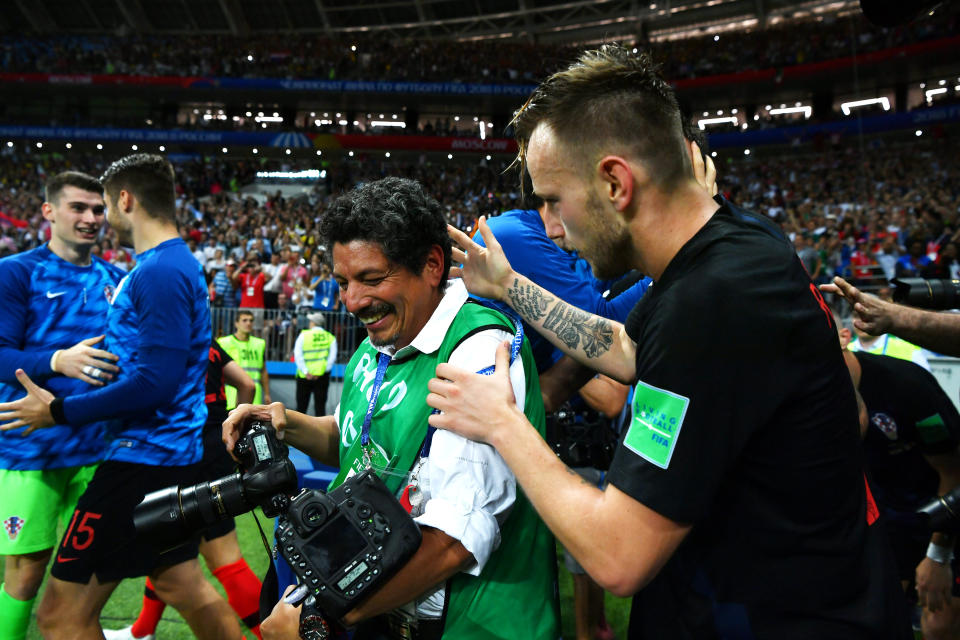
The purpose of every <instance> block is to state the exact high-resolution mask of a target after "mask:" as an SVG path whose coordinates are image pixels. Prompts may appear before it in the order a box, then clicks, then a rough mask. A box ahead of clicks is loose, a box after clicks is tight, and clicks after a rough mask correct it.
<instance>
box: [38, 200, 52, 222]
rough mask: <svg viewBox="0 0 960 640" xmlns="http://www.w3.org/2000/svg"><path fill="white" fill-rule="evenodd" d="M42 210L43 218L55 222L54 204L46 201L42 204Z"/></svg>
mask: <svg viewBox="0 0 960 640" xmlns="http://www.w3.org/2000/svg"><path fill="white" fill-rule="evenodd" d="M40 212H41V213H42V214H43V219H44V220H47V221H49V222H53V205H52V204H50V203H49V202H44V203H43V204H42V205H40Z"/></svg>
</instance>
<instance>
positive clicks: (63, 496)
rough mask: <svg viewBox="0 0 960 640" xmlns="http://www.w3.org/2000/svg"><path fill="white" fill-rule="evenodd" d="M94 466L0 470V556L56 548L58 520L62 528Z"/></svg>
mask: <svg viewBox="0 0 960 640" xmlns="http://www.w3.org/2000/svg"><path fill="white" fill-rule="evenodd" d="M96 469H97V465H96V464H91V465H87V466H83V467H67V468H64V469H36V470H26V471H12V470H10V469H0V524H2V525H3V530H2V531H0V556H7V555H21V554H24V553H32V552H34V551H42V550H44V549H52V548H53V547H55V546H57V542H58V541H59V538H58V536H57V520H58V519H59V520H60V524H61V525H62V527H63V528H66V526H67V525H68V524H69V523H70V517H71V516H72V515H73V510H74V508H75V507H76V506H77V499H79V498H80V494H82V493H83V492H84V490H86V488H87V484H88V483H89V482H90V479H91V478H92V477H93V472H94V471H96Z"/></svg>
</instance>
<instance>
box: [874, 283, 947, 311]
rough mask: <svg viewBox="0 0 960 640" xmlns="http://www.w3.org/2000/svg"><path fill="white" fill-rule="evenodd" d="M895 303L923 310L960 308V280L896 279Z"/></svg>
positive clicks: (894, 284)
mask: <svg viewBox="0 0 960 640" xmlns="http://www.w3.org/2000/svg"><path fill="white" fill-rule="evenodd" d="M890 282H891V283H892V284H893V286H894V287H895V289H894V290H893V301H894V302H899V303H901V304H908V305H910V306H911V307H920V308H921V309H933V310H935V311H936V310H943V309H957V308H960V280H930V279H927V278H894V279H893V280H891V281H890Z"/></svg>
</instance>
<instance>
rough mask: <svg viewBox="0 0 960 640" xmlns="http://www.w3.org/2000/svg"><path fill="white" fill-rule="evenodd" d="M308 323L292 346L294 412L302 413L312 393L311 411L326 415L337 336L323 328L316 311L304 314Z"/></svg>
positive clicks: (322, 318)
mask: <svg viewBox="0 0 960 640" xmlns="http://www.w3.org/2000/svg"><path fill="white" fill-rule="evenodd" d="M307 320H308V321H309V322H310V325H309V327H308V328H307V329H304V330H303V331H301V332H300V335H299V336H297V341H296V343H295V344H294V345H293V359H294V361H295V362H296V363H297V411H299V412H300V413H306V412H307V407H308V406H309V405H310V394H311V393H312V394H313V411H314V413H315V414H316V415H318V416H323V415H327V413H326V407H327V389H328V388H329V386H330V369H331V368H332V367H333V363H334V362H336V361H337V339H336V338H334V337H333V334H332V333H330V332H329V331H327V330H325V329H324V328H323V321H324V317H323V314H322V313H320V312H319V311H318V312H316V313H311V314H310V315H308V316H307Z"/></svg>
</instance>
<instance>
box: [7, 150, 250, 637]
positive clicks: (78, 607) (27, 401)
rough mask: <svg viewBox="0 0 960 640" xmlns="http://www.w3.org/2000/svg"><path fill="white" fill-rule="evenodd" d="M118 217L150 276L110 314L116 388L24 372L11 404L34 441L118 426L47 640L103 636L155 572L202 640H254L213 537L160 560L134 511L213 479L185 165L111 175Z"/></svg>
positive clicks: (58, 573)
mask: <svg viewBox="0 0 960 640" xmlns="http://www.w3.org/2000/svg"><path fill="white" fill-rule="evenodd" d="M101 181H102V183H103V187H104V190H105V196H106V198H105V199H106V203H107V220H108V221H109V222H110V224H111V226H112V227H113V228H114V230H115V231H116V232H117V235H118V237H119V239H120V242H121V244H125V245H127V246H130V245H131V244H132V245H133V247H134V249H135V250H136V252H137V266H136V267H135V268H134V269H133V270H132V271H130V273H129V274H128V275H127V276H126V277H124V278H123V280H121V281H120V284H119V285H117V290H116V292H115V293H114V296H113V299H112V301H111V304H110V310H109V313H108V317H107V340H106V341H107V346H108V348H110V349H112V350H113V351H114V352H115V353H116V354H117V355H118V356H119V357H120V360H121V362H122V363H123V369H122V371H120V372H119V374H118V375H117V377H116V379H115V380H114V381H113V383H111V384H110V385H108V386H106V387H104V388H102V389H98V390H96V391H92V392H89V393H85V394H81V395H72V396H66V397H65V396H54V395H53V394H52V393H51V392H49V391H47V390H46V389H42V388H40V387H38V386H37V385H36V384H34V383H33V381H31V380H30V378H29V376H27V374H26V373H25V372H24V371H22V370H18V371H17V372H16V375H17V378H18V380H20V382H21V384H23V385H24V387H25V388H26V389H27V391H28V393H27V395H26V396H24V397H23V398H21V399H20V400H17V401H15V402H7V403H2V404H0V421H7V420H9V422H7V423H6V424H4V425H2V426H0V429H15V428H20V427H23V426H26V427H27V428H26V429H25V432H26V433H30V432H32V431H33V430H35V429H40V428H44V427H49V426H51V425H53V424H83V423H86V422H90V421H92V420H97V419H103V418H106V417H114V418H117V419H116V420H115V421H114V422H112V423H111V425H110V426H109V428H108V443H107V449H106V453H105V456H104V462H102V463H101V464H100V466H99V467H98V468H97V471H96V473H95V474H94V476H93V479H92V480H91V481H90V484H89V485H88V487H87V490H86V491H85V492H84V493H83V495H82V496H81V497H80V500H79V502H78V503H77V510H76V512H75V514H74V516H73V519H72V521H71V522H70V524H69V526H68V527H67V530H66V533H65V534H64V536H63V540H62V542H61V545H60V547H59V549H58V552H57V557H56V561H55V562H54V564H53V568H52V569H51V572H50V573H51V579H50V580H49V582H48V584H47V589H46V591H45V592H44V596H43V599H42V600H41V603H40V606H39V608H38V610H37V624H38V626H39V627H40V630H41V632H42V633H43V635H44V637H45V638H48V639H49V638H56V639H61V638H62V639H64V640H65V639H67V638H70V639H84V640H85V639H87V638H89V639H91V640H101V639H102V638H103V635H102V630H101V627H100V620H99V618H100V611H101V609H102V608H103V605H104V604H105V603H106V602H107V599H108V598H109V597H110V594H111V593H112V592H113V590H114V589H115V588H116V587H117V585H118V584H119V583H120V580H122V579H123V578H130V577H138V576H143V575H149V576H150V578H151V580H152V582H153V584H154V587H155V589H156V592H157V594H158V595H159V596H160V598H161V599H162V600H163V601H164V602H166V603H168V604H170V605H172V606H173V607H175V608H176V609H177V610H178V611H179V612H180V614H181V615H182V616H183V618H184V619H185V620H186V621H187V623H188V624H189V625H190V627H191V629H192V630H193V632H194V634H195V635H196V636H197V637H199V638H217V639H221V638H228V639H229V638H240V637H241V633H240V626H239V624H238V621H237V619H236V617H235V616H234V614H233V611H232V610H231V609H230V607H229V605H228V604H227V602H226V601H225V600H224V599H223V598H221V597H220V595H219V594H218V593H217V592H216V591H215V590H214V589H213V587H212V586H211V585H210V583H209V582H207V581H206V580H205V579H204V577H203V574H202V572H201V571H200V565H199V563H198V562H197V544H198V542H199V537H197V538H194V539H193V540H188V541H185V544H184V545H182V546H180V547H177V548H176V549H173V550H171V551H168V552H166V553H161V554H158V553H157V552H156V551H155V550H154V549H153V548H152V547H150V546H149V545H147V544H146V543H144V542H143V541H142V540H138V539H137V537H136V533H135V529H134V526H133V510H134V507H136V505H137V504H138V503H139V502H140V500H141V499H142V498H143V497H144V495H146V494H147V493H150V492H152V491H156V490H159V489H163V488H165V487H168V486H170V485H174V484H180V485H192V484H194V483H196V482H197V481H198V480H200V478H199V476H198V468H197V465H195V464H194V463H196V462H198V461H199V460H200V458H201V454H202V452H203V451H202V449H203V446H202V439H201V434H202V429H203V425H204V422H205V421H206V418H207V408H206V404H205V402H204V378H205V374H206V369H207V353H208V349H209V345H210V340H211V335H210V309H209V304H208V301H207V289H206V284H205V281H204V277H203V271H202V269H201V267H200V264H199V263H198V262H197V261H196V259H195V258H194V257H193V255H192V254H191V253H190V250H189V249H188V248H187V245H186V243H184V241H183V240H181V239H180V236H179V234H178V233H177V226H176V206H175V204H174V200H175V196H174V173H173V167H172V166H171V165H170V163H169V162H167V160H166V159H165V158H163V157H162V156H156V155H149V154H135V155H132V156H127V157H126V158H122V159H120V160H118V161H116V162H114V163H113V164H112V165H110V167H108V168H107V170H106V172H105V173H104V175H103V177H102V178H101Z"/></svg>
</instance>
